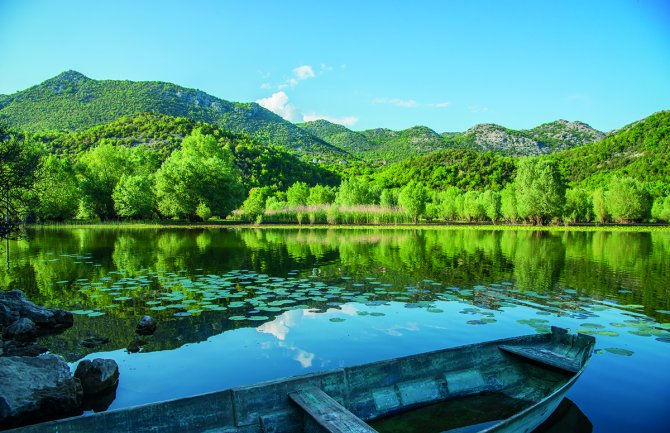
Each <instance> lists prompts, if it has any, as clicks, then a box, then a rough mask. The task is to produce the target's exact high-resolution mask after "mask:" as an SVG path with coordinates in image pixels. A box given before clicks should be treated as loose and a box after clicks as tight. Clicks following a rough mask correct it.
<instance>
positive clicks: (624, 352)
mask: <svg viewBox="0 0 670 433" xmlns="http://www.w3.org/2000/svg"><path fill="white" fill-rule="evenodd" d="M604 350H605V351H606V352H609V353H612V354H614V355H621V356H632V355H633V353H635V352H633V351H631V350H628V349H622V348H619V347H606V348H605V349H604Z"/></svg>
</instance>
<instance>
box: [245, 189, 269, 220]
mask: <svg viewBox="0 0 670 433" xmlns="http://www.w3.org/2000/svg"><path fill="white" fill-rule="evenodd" d="M271 195H272V190H271V189H270V188H269V187H267V186H266V187H262V188H251V190H250V191H249V196H248V197H247V199H246V200H245V201H244V203H242V212H244V217H245V219H247V220H248V221H256V219H257V218H258V217H259V216H261V215H263V211H264V210H265V207H266V203H267V202H269V197H270V196H271ZM272 198H274V197H272Z"/></svg>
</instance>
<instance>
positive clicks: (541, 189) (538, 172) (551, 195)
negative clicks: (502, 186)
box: [514, 158, 565, 225]
mask: <svg viewBox="0 0 670 433" xmlns="http://www.w3.org/2000/svg"><path fill="white" fill-rule="evenodd" d="M514 186H515V188H516V199H517V207H518V212H519V216H520V217H521V218H527V219H529V220H531V221H532V222H533V223H535V224H540V225H541V224H543V223H545V222H547V221H550V220H551V219H552V218H554V217H558V216H560V215H561V212H562V211H563V205H564V203H565V183H564V182H563V178H562V176H561V173H560V172H559V170H558V166H557V165H556V163H555V162H554V161H550V160H547V159H538V158H521V159H520V160H519V164H518V169H517V173H516V178H515V179H514Z"/></svg>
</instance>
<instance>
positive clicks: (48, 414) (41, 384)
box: [0, 355, 83, 429]
mask: <svg viewBox="0 0 670 433" xmlns="http://www.w3.org/2000/svg"><path fill="white" fill-rule="evenodd" d="M82 395H83V393H82V388H81V384H80V383H79V380H77V379H75V378H73V377H72V374H71V373H70V367H69V366H68V364H67V363H66V362H65V361H64V360H63V358H61V357H59V356H56V355H42V356H39V357H36V358H30V357H1V358H0V429H3V428H9V427H15V426H19V425H22V424H26V423H34V422H39V421H44V420H47V419H54V418H60V417H65V416H71V415H77V414H81V412H82V409H81V407H82Z"/></svg>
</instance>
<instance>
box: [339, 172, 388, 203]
mask: <svg viewBox="0 0 670 433" xmlns="http://www.w3.org/2000/svg"><path fill="white" fill-rule="evenodd" d="M380 194H381V190H380V189H379V188H378V187H374V186H372V185H370V184H369V183H368V181H367V180H365V179H361V178H356V177H351V178H349V179H345V180H343V181H342V183H341V184H340V188H339V189H338V191H337V196H336V197H335V203H337V204H339V205H344V206H355V205H359V204H375V203H376V202H377V201H378V200H379V195H380Z"/></svg>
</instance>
